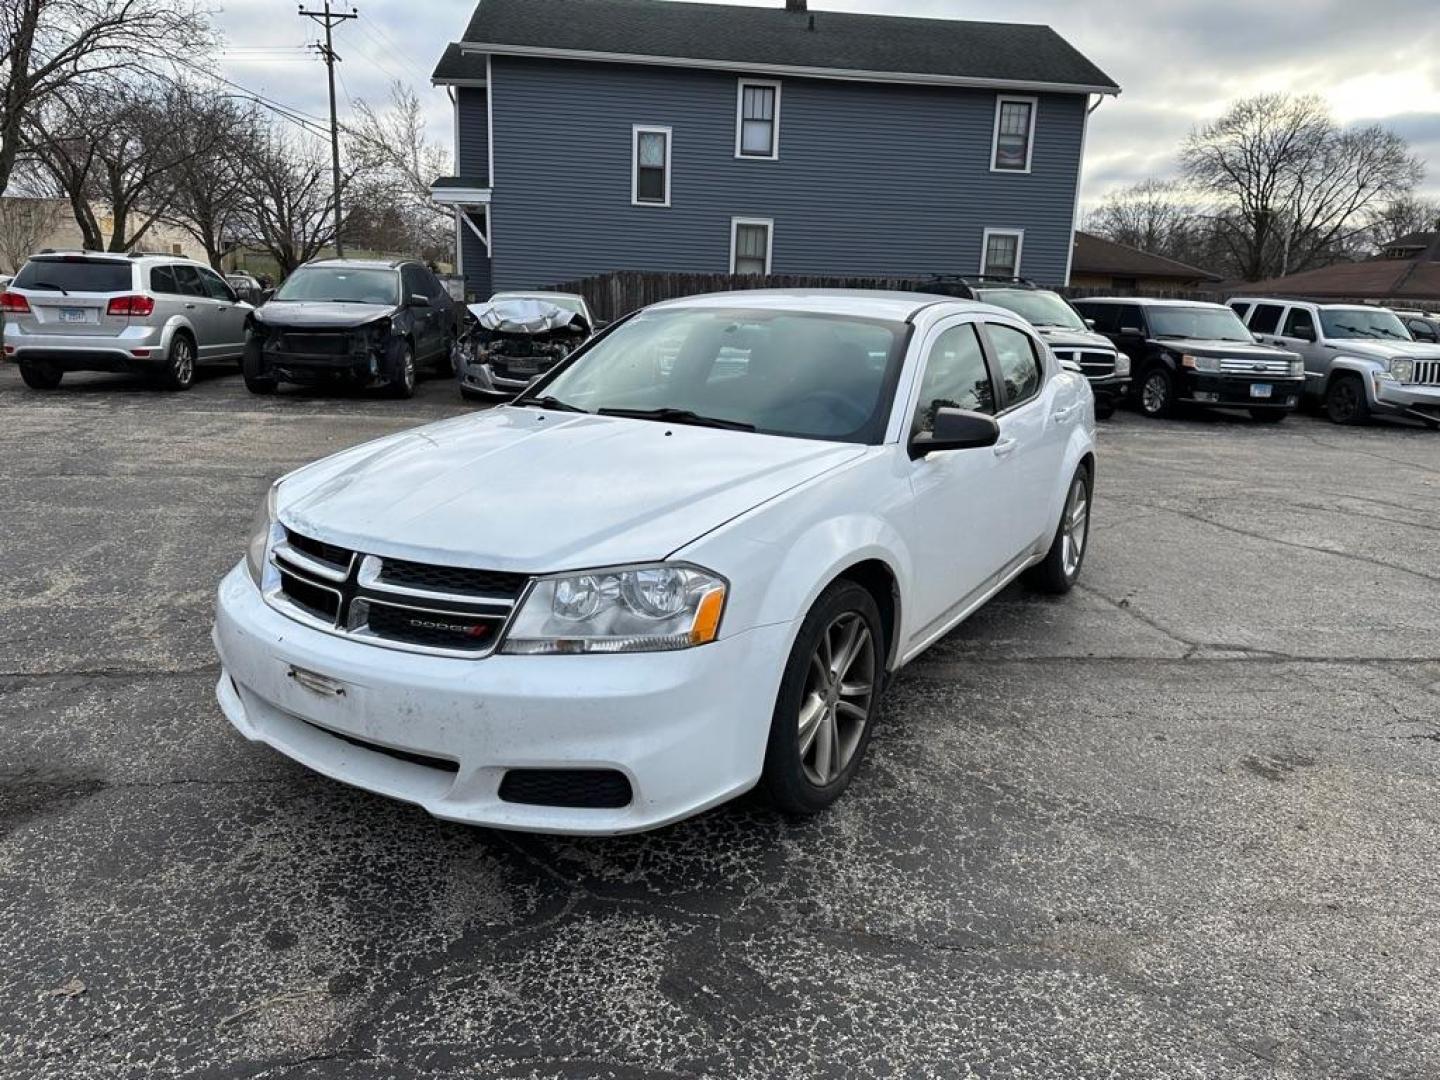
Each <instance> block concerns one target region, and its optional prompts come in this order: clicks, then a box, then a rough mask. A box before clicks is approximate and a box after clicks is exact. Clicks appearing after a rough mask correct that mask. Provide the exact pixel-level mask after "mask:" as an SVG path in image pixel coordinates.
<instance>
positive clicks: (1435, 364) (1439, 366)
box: [1412, 360, 1440, 386]
mask: <svg viewBox="0 0 1440 1080" xmlns="http://www.w3.org/2000/svg"><path fill="white" fill-rule="evenodd" d="M1412 382H1414V383H1417V384H1419V385H1420V386H1440V360H1416V361H1415V377H1414V379H1413V380H1412Z"/></svg>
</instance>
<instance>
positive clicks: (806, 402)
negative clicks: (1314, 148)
mask: <svg viewBox="0 0 1440 1080" xmlns="http://www.w3.org/2000/svg"><path fill="white" fill-rule="evenodd" d="M1094 452H1095V412H1094V398H1093V396H1092V394H1091V391H1090V387H1089V385H1088V384H1087V382H1086V381H1085V377H1084V376H1083V375H1082V374H1080V373H1079V372H1072V371H1070V370H1067V369H1065V368H1062V366H1061V364H1060V363H1059V361H1058V360H1057V359H1056V358H1055V355H1054V354H1053V353H1052V352H1051V351H1050V349H1048V348H1047V347H1046V346H1045V343H1044V342H1043V341H1042V340H1041V339H1040V337H1039V335H1037V334H1036V332H1035V331H1034V330H1033V329H1032V328H1031V327H1030V326H1029V324H1027V323H1026V322H1025V321H1024V320H1023V319H1021V318H1020V317H1019V316H1017V315H1014V314H1012V313H1011V312H1008V311H1003V310H1001V309H1000V308H996V307H991V306H989V305H986V304H977V303H974V302H972V301H966V300H953V299H947V298H944V297H936V296H923V295H915V294H905V293H864V292H843V291H842V292H795V293H791V292H738V293H726V294H723V295H719V296H707V297H692V298H688V299H685V300H677V301H671V302H669V303H665V304H660V305H657V306H655V307H652V308H649V309H646V310H645V311H642V312H640V313H638V314H636V315H634V316H631V317H630V318H628V319H625V320H623V321H621V322H620V323H619V324H617V325H615V326H612V327H611V328H610V329H609V330H608V331H607V332H606V333H604V334H601V335H600V336H598V337H596V338H594V339H592V340H591V341H590V342H589V343H587V344H586V345H585V346H582V347H581V348H580V349H579V350H577V351H576V352H573V353H571V354H570V355H569V356H568V357H566V358H565V359H564V360H562V361H561V362H560V364H559V365H557V366H556V367H555V368H553V369H552V370H551V371H550V372H549V373H548V374H546V375H544V376H542V378H541V379H540V381H538V382H537V383H536V384H534V386H533V387H532V388H531V389H530V390H527V391H526V392H525V393H524V394H522V395H521V396H520V397H519V398H518V399H516V401H515V402H513V403H512V404H510V405H504V406H501V407H499V408H496V409H490V410H487V411H485V412H483V413H478V414H474V415H471V416H465V417H461V418H458V419H455V420H451V421H446V422H444V423H440V424H434V425H431V426H429V427H424V428H419V429H416V430H413V431H408V432H404V433H402V434H398V435H393V436H390V437H388V438H385V439H382V440H380V441H378V442H373V443H369V444H367V445H365V446H359V447H355V448H353V449H351V450H348V451H345V452H343V453H341V454H338V455H336V456H334V457H331V458H328V459H326V460H324V461H321V462H318V463H316V464H314V465H311V466H308V467H307V468H303V469H301V470H299V471H298V472H295V473H292V474H290V475H289V476H286V477H283V478H281V480H280V481H279V482H278V483H277V484H276V485H275V486H274V487H272V488H271V490H270V494H269V497H268V499H267V501H266V503H265V504H264V505H262V506H260V507H259V508H258V510H259V512H258V514H257V515H256V521H255V527H254V530H253V532H252V534H251V537H250V543H249V547H248V552H247V557H246V559H245V560H244V561H243V562H242V563H241V564H240V565H238V566H236V567H235V569H234V570H233V571H232V572H231V573H230V574H229V576H227V577H226V578H225V580H224V581H223V582H222V583H221V585H220V595H219V605H218V611H217V614H216V620H215V644H216V647H217V648H218V650H219V653H220V659H221V662H222V665H223V671H222V674H221V676H220V680H219V685H218V686H217V688H216V689H217V693H218V696H219V700H220V705H221V708H222V709H223V710H224V712H225V715H226V716H227V717H228V718H229V720H230V722H231V723H232V724H234V726H235V727H236V728H237V729H238V730H239V731H240V733H241V734H242V735H244V736H245V737H246V738H248V739H251V740H252V741H256V742H263V743H267V744H269V745H270V746H273V747H274V748H276V749H277V750H279V751H281V752H282V753H284V754H288V755H289V756H291V757H293V758H295V759H296V760H298V761H300V762H302V763H303V764H305V765H308V766H309V767H310V768H312V769H315V770H317V771H319V772H321V773H324V774H325V775H327V776H331V777H334V778H335V779H338V780H343V781H345V782H347V783H350V784H354V785H356V786H358V787H362V788H366V789H369V790H371V791H376V792H380V793H382V794H386V795H390V796H392V797H394V798H398V799H404V800H406V801H409V802H413V803H418V804H419V805H421V806H423V807H425V808H426V809H427V810H429V811H430V812H431V813H433V814H435V815H437V816H439V817H443V818H448V819H451V820H455V821H466V822H473V823H477V824H485V825H493V826H499V827H503V828H516V829H531V830H540V831H549V832H572V833H620V832H632V831H636V830H639V829H647V828H653V827H655V826H657V825H662V824H664V823H665V822H668V821H673V820H675V819H677V818H681V817H685V816H687V815H689V814H694V813H697V812H698V811H700V810H703V809H705V808H706V807H709V806H713V805H715V804H716V803H720V802H723V801H724V800H726V799H729V798H731V797H733V796H735V795H738V794H739V793H740V792H742V791H745V790H746V789H747V788H751V787H754V786H756V785H757V784H758V785H760V786H761V787H762V788H763V789H764V791H765V792H766V793H767V794H768V795H769V797H770V798H771V799H772V801H773V802H775V803H776V804H777V805H779V806H780V807H781V808H783V809H785V810H788V811H790V812H794V813H813V812H815V811H818V810H820V809H823V808H824V807H825V806H827V805H829V804H830V803H831V802H833V801H834V800H835V799H836V798H838V797H839V795H840V793H841V792H842V791H844V789H845V787H846V785H847V784H849V782H850V780H851V778H852V777H853V776H854V775H855V773H856V770H857V769H858V767H859V765H860V761H861V759H862V758H863V756H864V752H865V746H866V743H867V742H868V740H869V738H870V732H871V729H872V727H873V722H874V721H875V719H876V716H877V706H878V703H879V701H880V696H881V694H882V692H883V690H884V688H885V684H886V682H887V681H888V679H889V677H890V675H891V674H892V673H893V672H895V671H896V670H898V669H899V668H900V667H901V666H902V665H904V664H906V663H909V662H910V661H911V660H913V659H914V658H915V657H916V656H918V655H920V654H921V653H922V652H924V651H925V649H927V648H928V647H929V646H930V645H932V644H933V643H935V642H936V641H938V640H939V639H940V638H941V637H943V636H944V635H945V634H946V633H947V632H948V631H949V630H950V629H951V628H952V627H954V626H956V625H957V624H959V623H960V622H961V621H962V620H964V619H965V618H966V617H967V616H969V615H970V614H971V613H972V612H973V611H975V610H976V609H978V608H979V607H980V606H981V605H982V604H984V603H985V602H986V601H987V600H988V599H989V598H990V597H992V596H994V595H995V594H996V593H997V592H999V591H1000V590H1001V589H1003V588H1004V587H1005V585H1006V584H1007V583H1008V582H1010V581H1012V580H1014V579H1015V578H1017V577H1019V576H1020V575H1021V574H1023V573H1026V572H1027V571H1029V577H1030V579H1031V581H1032V583H1033V584H1034V585H1035V586H1037V587H1038V588H1040V589H1043V590H1045V591H1049V592H1054V593H1063V592H1065V591H1067V590H1068V589H1070V587H1071V586H1072V585H1073V584H1074V583H1075V580H1076V578H1077V577H1078V575H1079V573H1080V568H1081V563H1082V561H1083V559H1084V556H1085V547H1086V540H1087V538H1088V535H1089V523H1090V505H1091V490H1092V484H1093V478H1094V475H1095V473H1094V468H1095V459H1094Z"/></svg>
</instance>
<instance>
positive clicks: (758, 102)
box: [735, 79, 780, 161]
mask: <svg viewBox="0 0 1440 1080" xmlns="http://www.w3.org/2000/svg"><path fill="white" fill-rule="evenodd" d="M735 156H736V157H743V158H765V159H769V160H771V161H773V160H775V159H776V158H778V157H779V156H780V84H779V83H778V82H759V81H756V80H752V79H741V80H740V100H739V103H738V105H737V113H736V118H735Z"/></svg>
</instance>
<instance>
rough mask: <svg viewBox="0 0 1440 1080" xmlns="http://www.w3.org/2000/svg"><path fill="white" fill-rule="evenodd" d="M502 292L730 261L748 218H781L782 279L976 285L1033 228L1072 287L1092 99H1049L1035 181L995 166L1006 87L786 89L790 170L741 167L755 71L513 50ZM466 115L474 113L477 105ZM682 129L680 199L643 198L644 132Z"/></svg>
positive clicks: (503, 112)
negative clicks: (638, 162)
mask: <svg viewBox="0 0 1440 1080" xmlns="http://www.w3.org/2000/svg"><path fill="white" fill-rule="evenodd" d="M491 76H492V77H491V86H490V92H491V93H493V94H494V95H495V98H494V101H495V115H494V138H495V177H494V182H493V189H494V194H493V196H492V197H493V200H494V202H493V205H492V214H493V216H494V222H495V225H494V229H495V237H494V277H495V285H496V287H497V288H529V287H538V286H543V285H547V284H551V283H554V282H557V281H565V280H570V279H573V278H577V277H584V276H589V275H592V274H598V273H605V272H607V271H611V270H659V271H719V272H724V271H728V269H729V262H730V219H731V218H732V217H759V218H772V219H774V222H775V232H774V250H773V262H772V266H771V269H772V271H773V272H775V273H797V274H832V275H916V274H930V273H937V274H939V273H950V274H955V273H959V274H975V273H977V272H978V271H979V269H980V258H981V244H982V238H983V236H984V231H985V230H986V229H987V228H990V229H1023V230H1025V246H1024V256H1023V264H1022V267H1021V272H1022V273H1023V274H1024V275H1025V276H1027V277H1031V278H1034V279H1036V280H1038V281H1042V282H1046V283H1062V282H1063V281H1064V278H1065V270H1066V259H1067V255H1068V252H1069V248H1070V243H1071V228H1072V217H1073V213H1074V205H1075V189H1076V183H1077V180H1078V173H1079V164H1080V155H1081V147H1082V140H1083V132H1084V118H1085V109H1086V106H1087V99H1086V97H1085V95H1081V94H1074V95H1070V94H1042V95H1038V97H1039V111H1038V113H1037V118H1036V129H1035V146H1034V151H1033V161H1032V170H1031V172H1030V173H1029V174H1025V175H1019V174H997V173H993V172H991V171H990V153H991V140H992V135H993V131H994V122H995V99H996V94H995V93H994V92H990V91H978V90H964V89H951V88H944V87H920V86H903V85H894V84H879V83H858V82H857V83H851V82H843V81H835V80H820V79H785V80H783V91H782V99H781V127H780V158H779V160H778V161H753V160H737V159H736V158H735V103H736V85H737V76H736V75H735V74H731V73H721V72H708V71H689V70H677V69H674V68H660V67H646V66H641V65H635V66H631V65H620V64H601V63H584V62H576V61H553V60H531V59H520V58H512V57H495V58H493V60H492V67H491ZM467 107H468V106H467ZM636 124H639V125H646V126H651V125H653V126H661V127H670V128H672V129H673V133H674V134H673V146H672V170H673V175H672V181H671V206H670V207H668V208H656V207H637V206H632V205H631V160H630V154H631V128H632V126H633V125H636Z"/></svg>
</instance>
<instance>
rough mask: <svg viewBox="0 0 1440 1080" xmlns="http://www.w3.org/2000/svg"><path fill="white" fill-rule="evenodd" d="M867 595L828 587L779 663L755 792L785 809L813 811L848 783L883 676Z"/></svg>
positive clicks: (874, 613) (838, 585)
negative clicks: (777, 686) (780, 668)
mask: <svg viewBox="0 0 1440 1080" xmlns="http://www.w3.org/2000/svg"><path fill="white" fill-rule="evenodd" d="M884 640H885V638H884V634H883V631H882V629H881V625H880V609H879V608H878V607H877V606H876V604H875V598H874V597H873V596H871V595H870V593H869V592H867V591H866V590H865V589H863V588H861V587H860V586H859V585H857V584H855V583H854V582H853V581H837V582H835V583H834V584H832V585H831V586H830V587H829V588H828V589H826V590H825V592H824V593H822V594H821V595H820V598H819V599H818V600H816V601H815V605H814V606H813V607H812V608H811V609H810V613H809V614H808V615H806V616H805V621H804V622H803V623H801V625H800V633H799V634H798V635H797V636H796V639H795V645H794V647H793V648H792V649H791V650H790V658H789V660H788V661H787V662H786V664H785V674H784V676H783V678H782V679H781V682H780V693H779V696H778V697H777V698H776V701H775V712H774V715H773V716H772V718H771V721H770V738H769V742H768V744H767V746H766V749H765V769H764V772H763V773H762V774H761V777H760V790H761V791H762V792H763V793H764V794H765V795H766V796H767V797H768V798H769V800H770V802H771V803H772V804H773V805H774V806H776V807H777V808H779V809H780V810H783V811H785V812H786V813H789V814H797V815H808V814H817V813H819V812H820V811H821V810H824V809H825V808H826V807H827V806H829V805H830V804H831V803H833V802H834V801H835V800H836V799H838V798H839V797H840V795H841V794H842V793H843V792H844V791H845V789H846V788H847V787H848V786H849V784H850V781H851V779H853V778H854V776H855V773H856V772H857V771H858V769H859V767H860V762H861V761H862V760H863V759H864V756H865V748H866V747H867V746H868V745H869V743H870V732H871V729H872V728H873V726H874V723H873V721H874V718H875V712H876V708H877V706H878V704H879V700H880V689H881V684H882V682H883V680H884V675H885V658H884V648H883V642H884Z"/></svg>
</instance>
